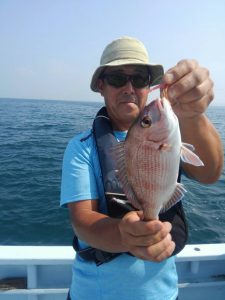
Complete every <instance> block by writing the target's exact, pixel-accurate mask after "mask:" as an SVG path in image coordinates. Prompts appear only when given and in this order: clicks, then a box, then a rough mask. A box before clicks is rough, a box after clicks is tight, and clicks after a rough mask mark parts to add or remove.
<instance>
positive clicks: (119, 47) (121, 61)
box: [91, 36, 163, 92]
mask: <svg viewBox="0 0 225 300" xmlns="http://www.w3.org/2000/svg"><path fill="white" fill-rule="evenodd" d="M122 65H144V66H148V67H149V71H150V76H151V85H156V84H159V83H160V81H161V79H162V76H163V66H162V65H158V64H150V63H149V57H148V52H147V50H146V48H145V46H144V45H143V43H142V42H141V41H139V40H138V39H136V38H132V37H128V36H124V37H121V38H119V39H116V40H114V41H112V42H111V43H110V44H108V45H107V46H106V47H105V49H104V51H103V53H102V56H101V60H100V66H99V67H98V68H97V69H96V70H95V72H94V74H93V76H92V80H91V89H92V90H93V91H94V92H98V87H97V81H98V78H99V76H100V75H101V74H102V72H103V70H104V69H105V68H106V67H110V66H111V67H112V66H122Z"/></svg>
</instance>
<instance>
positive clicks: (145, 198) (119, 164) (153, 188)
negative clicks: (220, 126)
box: [112, 97, 204, 221]
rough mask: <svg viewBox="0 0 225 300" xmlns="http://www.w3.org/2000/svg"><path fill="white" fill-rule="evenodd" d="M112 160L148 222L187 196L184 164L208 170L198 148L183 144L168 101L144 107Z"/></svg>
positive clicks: (114, 151) (138, 208) (127, 189)
mask: <svg viewBox="0 0 225 300" xmlns="http://www.w3.org/2000/svg"><path fill="white" fill-rule="evenodd" d="M112 156H113V159H114V160H115V165H116V170H115V172H116V175H117V177H118V180H119V182H120V184H121V186H122V189H123V191H124V193H125V194H126V197H127V201H128V202H129V203H130V204H131V205H132V206H133V207H134V208H135V209H137V210H141V211H143V214H144V220H146V221H147V220H155V219H158V217H159V213H163V212H166V211H167V210H168V209H169V208H171V207H172V206H173V205H175V204H176V203H177V202H179V201H180V200H181V199H182V198H183V196H184V194H185V193H186V192H187V191H186V189H185V187H184V186H183V184H181V183H178V182H177V177H178V173H179V166H180V161H181V160H182V161H184V162H185V163H189V164H192V165H194V166H204V163H203V162H202V161H201V159H200V158H199V157H198V156H197V155H196V154H195V153H194V147H193V146H192V145H190V144H188V143H182V141H181V134H180V128H179V121H178V118H177V116H176V115H175V113H174V112H173V110H172V107H171V104H170V102H169V100H167V98H166V97H162V98H157V99H155V100H153V101H152V102H150V103H149V104H148V105H146V106H145V107H144V109H143V110H142V111H141V112H140V114H139V117H138V118H137V119H136V120H135V122H134V123H133V124H132V125H131V127H130V129H129V130H128V133H127V136H126V139H125V140H124V141H122V142H119V143H118V144H117V145H116V146H114V147H113V149H112ZM118 201H119V200H118Z"/></svg>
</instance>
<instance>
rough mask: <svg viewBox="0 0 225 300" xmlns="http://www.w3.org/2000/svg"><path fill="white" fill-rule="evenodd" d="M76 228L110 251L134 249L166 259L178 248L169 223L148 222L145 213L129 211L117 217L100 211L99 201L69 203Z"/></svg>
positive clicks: (94, 244) (147, 256)
mask: <svg viewBox="0 0 225 300" xmlns="http://www.w3.org/2000/svg"><path fill="white" fill-rule="evenodd" d="M68 207H69V211H70V218H71V222H72V225H73V229H74V232H75V234H76V235H77V237H78V238H80V239H81V240H83V241H85V242H86V243H87V244H89V245H90V246H92V247H94V248H98V249H101V250H104V251H108V252H115V253H116V252H130V253H132V254H133V255H134V256H136V257H139V258H141V259H145V260H151V261H156V262H159V261H162V260H164V259H166V258H167V257H169V256H170V255H171V254H172V253H173V251H174V248H175V244H174V242H173V241H172V240H171V235H170V230H171V224H170V223H169V222H161V221H159V220H154V221H149V222H144V221H142V217H143V216H142V213H141V212H136V211H133V212H129V213H128V214H126V215H125V216H124V217H123V218H122V219H114V218H110V217H109V216H106V215H104V214H101V213H99V212H97V210H98V201H97V200H83V201H79V202H73V203H69V204H68Z"/></svg>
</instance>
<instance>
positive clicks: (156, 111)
mask: <svg viewBox="0 0 225 300" xmlns="http://www.w3.org/2000/svg"><path fill="white" fill-rule="evenodd" d="M163 109H164V108H163V103H162V101H161V100H160V99H155V100H153V101H152V102H150V103H149V105H148V106H147V113H150V114H151V119H152V122H153V123H156V122H159V121H160V119H161V115H162V111H163Z"/></svg>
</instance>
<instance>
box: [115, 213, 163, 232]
mask: <svg viewBox="0 0 225 300" xmlns="http://www.w3.org/2000/svg"><path fill="white" fill-rule="evenodd" d="M121 224H122V226H123V228H124V230H125V231H126V232H127V233H129V234H130V235H132V236H145V235H151V234H156V233H157V232H158V231H159V230H161V229H162V227H163V224H162V222H161V221H159V220H153V221H148V222H145V221H141V220H140V219H139V216H137V215H136V216H134V215H132V214H131V213H128V214H127V215H125V217H124V218H123V219H122V221H121Z"/></svg>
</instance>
